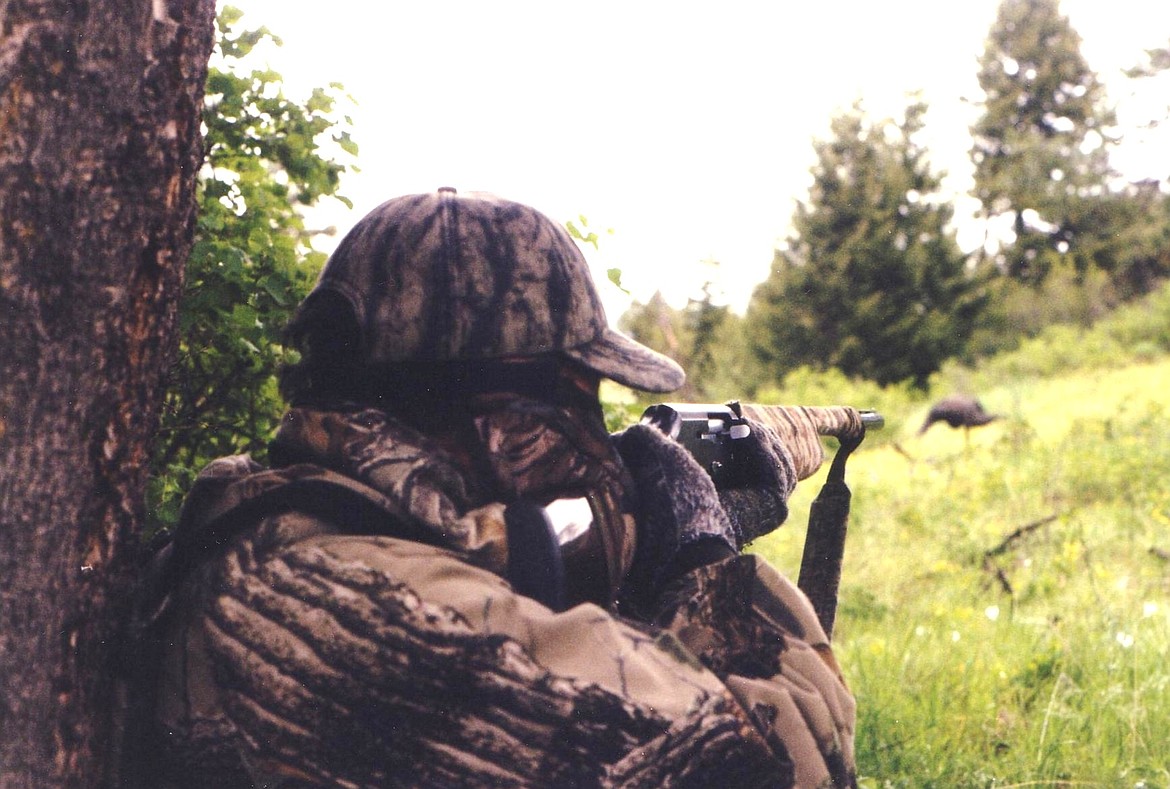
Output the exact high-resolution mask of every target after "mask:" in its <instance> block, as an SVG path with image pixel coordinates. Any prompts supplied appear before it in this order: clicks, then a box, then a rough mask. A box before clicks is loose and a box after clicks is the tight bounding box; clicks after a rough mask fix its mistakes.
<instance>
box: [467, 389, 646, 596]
mask: <svg viewBox="0 0 1170 789" xmlns="http://www.w3.org/2000/svg"><path fill="white" fill-rule="evenodd" d="M473 421H474V424H475V428H476V431H477V433H478V435H479V438H480V442H481V446H482V448H483V451H484V455H485V457H484V458H483V463H484V464H486V465H487V466H488V468H490V474H491V476H492V477H493V480H494V482H495V484H496V485H497V486H498V490H499V491H500V492H501V494H502V495H504V496H505V497H515V498H524V499H527V500H529V501H533V502H535V503H537V504H541V505H547V504H548V503H550V502H551V501H554V500H556V499H564V498H573V497H584V498H586V499H588V501H589V505H590V508H591V509H592V511H593V519H594V520H593V526H592V527H591V528H590V529H589V531H588V533H587V534H586V535H585V537H584V538H582V539H579V540H576V541H575V542H574V544H572V545H567V546H565V552H564V554H563V555H564V559H565V563H566V571H567V575H568V576H569V579H570V580H573V581H574V582H575V588H570V590H569V597H570V599H573V598H576V600H578V601H579V600H585V599H588V600H593V601H594V602H598V603H601V604H605V603H606V602H608V600H609V599H611V598H612V595H613V594H615V593H616V590H617V588H618V586H619V585H620V584H621V581H622V579H623V578H624V577H625V575H626V572H627V571H628V569H629V566H630V563H631V561H632V560H633V553H634V539H635V536H634V535H635V525H634V520H633V516H632V515H631V514H630V510H631V507H630V506H629V502H630V499H631V497H630V495H629V491H630V489H631V487H630V486H631V485H632V482H631V480H630V478H629V475H628V473H627V472H626V470H625V468H624V466H623V465H622V463H621V459H620V457H619V456H618V454H617V451H616V449H615V448H614V445H613V443H612V441H611V439H610V436H609V434H608V433H607V431H606V429H605V422H604V420H603V418H602V415H601V409H600V407H599V406H598V405H597V402H596V400H594V401H593V402H592V404H591V405H589V404H586V403H584V402H583V403H582V404H580V405H555V404H550V403H548V402H544V401H540V400H533V399H529V398H526V397H523V396H519V395H511V394H507V395H497V396H493V397H492V398H490V399H489V400H488V401H487V402H483V403H480V404H479V405H478V407H477V408H476V413H475V415H474V416H473Z"/></svg>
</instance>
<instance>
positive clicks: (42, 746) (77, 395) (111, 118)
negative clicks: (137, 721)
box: [0, 0, 215, 787]
mask: <svg viewBox="0 0 1170 789" xmlns="http://www.w3.org/2000/svg"><path fill="white" fill-rule="evenodd" d="M214 11H215V8H214V2H213V0H153V2H152V0H91V1H90V2H86V1H85V0H6V1H5V2H0V593H2V594H0V786H3V787H33V786H36V787H45V786H68V787H75V786H76V787H80V786H101V785H116V784H117V782H118V777H117V762H118V759H117V758H116V753H117V750H118V737H117V733H118V732H119V731H120V730H121V721H120V720H119V711H120V710H121V709H122V703H121V700H120V699H119V692H118V690H119V687H120V685H121V683H120V682H119V681H118V676H119V671H118V669H119V661H120V659H121V655H122V652H121V644H120V639H121V636H122V633H123V625H124V624H125V620H126V617H127V614H128V611H129V606H128V603H129V598H130V595H129V591H130V587H131V585H132V583H133V580H134V578H133V573H134V564H133V561H132V559H133V554H134V553H135V551H134V548H135V545H136V544H137V541H138V535H139V530H140V526H141V523H142V519H143V493H144V489H145V483H146V472H147V453H148V450H149V446H150V439H151V437H152V433H153V430H154V427H155V424H156V420H157V414H158V406H159V403H160V399H161V380H162V374H163V371H164V369H165V367H166V365H167V364H168V362H169V359H170V355H171V351H172V346H173V344H174V338H175V333H176V322H175V319H176V305H177V301H178V297H179V294H180V291H181V287H182V268H183V264H184V263H185V261H186V257H187V253H188V251H189V249H190V244H191V238H192V230H193V227H194V209H195V198H194V187H195V176H196V173H197V171H198V169H199V167H200V164H201V161H202V151H201V135H200V111H201V108H202V102H203V85H204V81H205V79H206V73H207V60H208V56H209V54H210V52H211V47H212V42H213V25H212V21H213V16H214Z"/></svg>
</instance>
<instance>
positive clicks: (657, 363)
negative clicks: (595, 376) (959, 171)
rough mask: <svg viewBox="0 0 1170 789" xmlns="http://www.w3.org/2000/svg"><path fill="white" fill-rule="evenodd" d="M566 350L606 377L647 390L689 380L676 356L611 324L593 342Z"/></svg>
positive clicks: (668, 387)
mask: <svg viewBox="0 0 1170 789" xmlns="http://www.w3.org/2000/svg"><path fill="white" fill-rule="evenodd" d="M563 353H564V354H565V355H566V356H568V357H569V358H570V359H575V360H576V361H578V362H580V363H581V364H583V365H585V366H586V367H588V368H589V369H590V370H593V371H594V372H596V373H600V374H601V375H603V376H605V377H606V378H610V379H612V380H614V381H617V382H618V383H619V384H623V385H625V386H629V387H631V388H633V389H641V390H642V391H644V392H673V391H674V390H675V389H678V388H679V387H680V386H682V385H683V382H684V381H686V380H687V374H686V373H685V372H683V369H682V368H681V367H679V365H678V363H677V362H675V361H674V359H671V358H670V357H669V356H664V355H662V354H660V353H658V352H657V351H652V350H650V349H649V348H647V347H646V346H645V345H642V344H641V343H638V342H635V341H634V340H632V339H630V338H629V337H627V336H626V335H624V334H622V333H621V332H617V331H614V330H613V329H609V328H607V329H606V330H605V331H604V332H602V333H601V335H600V336H599V337H597V339H595V340H593V341H592V342H590V343H587V344H585V345H578V346H577V347H575V348H568V349H566V350H564V351H563Z"/></svg>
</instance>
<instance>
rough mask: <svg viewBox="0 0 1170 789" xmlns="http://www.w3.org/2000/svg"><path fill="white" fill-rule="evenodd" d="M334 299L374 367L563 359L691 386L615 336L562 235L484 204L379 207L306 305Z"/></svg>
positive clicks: (457, 199)
mask: <svg viewBox="0 0 1170 789" xmlns="http://www.w3.org/2000/svg"><path fill="white" fill-rule="evenodd" d="M326 291H332V292H334V293H337V294H339V295H341V296H342V297H344V298H345V299H346V300H347V301H348V302H349V303H350V304H351V305H352V306H353V310H354V314H355V316H356V318H357V321H358V325H359V326H360V327H361V335H362V336H361V341H362V348H361V354H362V356H363V358H364V359H365V361H367V362H368V363H371V364H374V365H383V364H385V365H393V364H396V363H405V362H409V363H418V362H423V363H426V362H445V361H457V360H469V359H499V358H505V357H531V356H538V355H542V354H550V353H559V354H563V355H564V356H567V357H568V358H570V359H574V360H576V361H577V362H579V363H581V364H582V365H584V366H585V367H587V368H589V369H591V370H593V371H594V372H597V373H599V374H600V375H602V376H604V377H607V378H611V379H613V380H615V381H617V382H619V383H622V384H625V385H627V386H631V387H634V388H636V389H642V390H646V391H650V392H669V391H672V390H674V389H677V388H678V387H679V386H681V385H682V383H683V381H684V380H685V374H684V373H683V371H682V368H681V367H679V366H678V365H677V364H676V363H675V362H674V361H673V360H671V359H669V358H667V357H666V356H663V355H661V354H659V353H656V352H655V351H652V350H650V349H649V348H646V347H645V346H643V345H640V344H638V343H637V342H635V341H634V340H632V339H630V338H629V337H627V336H625V335H623V334H621V333H619V332H617V331H614V330H613V329H611V328H610V327H609V325H608V323H607V322H606V317H605V311H604V308H603V307H602V304H601V299H600V298H599V296H598V294H597V290H596V288H595V286H594V283H593V279H592V277H591V276H590V274H589V268H588V266H587V264H586V262H585V258H584V256H583V255H582V254H581V251H580V250H579V249H578V248H577V245H576V244H575V243H573V240H572V239H571V238H570V237H569V235H568V233H567V232H565V230H564V229H563V228H562V227H560V226H559V225H557V224H556V223H555V222H553V221H551V220H550V219H548V217H546V216H544V215H542V214H541V213H539V212H538V211H536V210H534V209H532V208H529V207H528V206H524V205H521V204H519V203H514V202H510V201H508V200H503V199H501V198H499V197H496V196H494V195H490V194H486V193H482V192H472V193H467V194H458V193H456V191H455V190H454V189H450V188H443V189H439V190H438V191H437V192H433V193H430V194H419V195H408V196H405V197H398V198H395V199H392V200H389V201H387V202H385V203H383V204H382V205H380V206H378V207H377V208H375V209H374V210H373V211H371V212H370V213H369V214H368V215H366V217H365V218H363V219H362V220H361V221H359V222H358V223H357V225H355V226H354V228H353V229H352V230H351V231H350V232H349V233H348V234H347V235H346V236H345V238H344V239H342V241H341V243H340V244H339V245H338V247H337V250H336V251H335V252H334V253H333V255H332V256H331V257H330V259H329V262H328V263H327V264H326V265H325V268H324V270H322V272H321V276H320V278H319V280H318V281H317V285H316V287H315V288H314V290H313V293H311V294H309V298H308V299H307V300H306V303H308V300H310V299H312V298H313V297H314V296H315V295H316V294H318V293H321V292H326ZM296 321H297V319H296V318H294V326H295V324H296Z"/></svg>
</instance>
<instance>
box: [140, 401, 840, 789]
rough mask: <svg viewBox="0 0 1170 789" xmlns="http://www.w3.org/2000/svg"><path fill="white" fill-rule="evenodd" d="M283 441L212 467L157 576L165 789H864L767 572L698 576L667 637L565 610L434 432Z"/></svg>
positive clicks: (792, 618) (347, 426) (594, 612)
mask: <svg viewBox="0 0 1170 789" xmlns="http://www.w3.org/2000/svg"><path fill="white" fill-rule="evenodd" d="M290 420H291V421H287V422H286V427H285V430H284V439H285V440H286V441H290V440H291V441H292V442H293V443H294V444H297V445H299V446H300V447H301V449H302V450H303V453H302V458H301V459H302V460H303V461H304V462H297V463H292V464H290V465H285V466H282V467H279V468H274V469H265V468H262V467H260V466H258V465H257V464H255V463H254V462H252V461H251V460H250V459H248V458H247V457H244V456H238V457H233V458H225V459H222V460H219V461H216V462H214V463H212V464H211V465H210V466H209V467H208V468H207V469H206V470H204V471H203V473H202V474H201V475H200V477H199V480H198V482H197V484H196V486H195V489H194V490H193V492H192V494H191V496H190V498H189V500H188V502H187V504H186V505H185V508H184V512H183V516H182V519H181V523H180V526H179V527H178V529H177V531H176V534H175V535H174V539H173V540H172V542H171V544H170V545H169V547H168V548H166V549H165V550H164V551H163V552H162V553H161V554H160V555H159V556H158V557H157V560H156V570H155V574H154V578H155V585H154V591H153V593H152V595H150V596H149V597H148V599H149V600H150V606H149V608H148V610H147V612H146V615H145V619H146V627H147V632H148V633H150V634H151V638H152V643H153V645H154V648H153V652H152V653H151V654H153V655H154V656H155V660H154V663H153V672H152V674H151V675H150V676H149V677H148V680H147V681H149V682H150V683H151V685H152V686H153V688H152V691H153V697H154V698H155V709H154V711H153V713H152V717H153V721H154V724H153V727H152V733H151V735H150V737H149V740H148V747H147V749H146V750H147V751H148V752H149V754H150V755H151V758H152V760H153V762H154V764H153V765H152V766H151V767H150V768H149V769H150V770H151V775H152V776H153V777H154V779H155V780H154V783H155V784H156V785H169V786H191V787H194V786H212V785H214V786H224V787H237V786H240V787H252V786H256V787H260V786H286V787H290V786H352V787H380V786H466V787H484V786H509V787H512V786H557V787H562V786H607V787H608V786H628V787H633V786H647V787H649V786H655V787H659V786H694V787H700V786H703V787H705V786H713V785H723V786H733V787H740V786H743V787H756V786H759V787H764V786H768V787H788V786H799V787H814V786H816V787H834V786H836V787H844V786H853V785H855V783H856V779H855V770H854V766H853V751H852V747H853V743H852V740H853V725H854V706H853V699H852V696H851V695H850V693H849V691H848V689H847V688H846V686H845V683H844V680H843V679H842V677H841V673H840V671H839V669H838V668H837V665H836V663H835V661H834V658H833V655H832V652H831V650H830V648H829V646H828V643H827V639H826V638H825V636H824V633H823V631H822V630H821V628H820V626H819V625H818V624H817V621H816V618H815V615H814V614H813V612H812V610H811V607H810V606H809V604H808V602H807V600H806V599H805V598H804V597H803V595H802V594H801V593H800V592H799V591H798V590H797V589H796V588H795V586H794V585H793V584H791V583H790V582H789V581H788V580H787V579H786V578H784V577H783V576H781V575H780V574H779V573H777V572H776V571H774V570H773V569H772V568H770V567H769V566H768V565H767V564H766V563H764V562H762V561H761V560H759V559H757V558H756V557H753V556H738V557H735V558H733V559H730V560H727V561H724V562H721V563H719V564H716V565H708V566H706V567H703V568H700V569H699V570H696V571H693V572H691V573H689V574H688V575H686V576H685V577H683V578H682V579H681V580H679V581H678V582H677V583H675V584H674V586H672V587H671V588H670V589H669V590H668V592H667V593H666V594H664V595H663V597H662V600H661V601H660V604H659V606H658V610H657V611H656V613H655V614H654V616H653V617H652V620H653V621H646V622H642V621H630V620H628V619H625V618H623V617H620V616H617V615H616V614H614V613H613V612H612V611H610V610H606V609H604V608H602V607H599V606H597V605H593V604H582V605H578V606H575V607H573V608H570V609H569V610H566V611H560V612H558V611H552V610H550V609H548V608H545V607H544V606H542V605H540V604H539V603H537V602H535V601H534V600H531V599H529V598H526V597H523V596H521V595H518V594H516V593H514V592H513V591H512V589H511V588H510V587H509V585H508V584H507V582H506V581H505V580H504V579H503V577H502V575H503V573H502V571H501V568H502V567H503V566H504V563H505V561H506V556H507V544H506V530H505V528H504V521H503V506H502V505H500V504H498V503H490V502H489V503H482V502H475V501H474V500H473V499H472V498H471V497H470V495H469V491H468V487H467V485H466V483H465V480H464V479H463V478H462V476H461V475H460V474H458V473H457V472H456V471H455V467H454V466H453V465H452V464H450V463H448V462H446V461H444V460H443V457H442V453H441V452H439V451H437V449H436V448H435V447H433V446H430V445H429V444H428V442H427V441H426V440H425V439H424V438H423V437H421V436H419V435H417V434H416V433H414V432H413V431H411V430H409V429H407V428H405V427H403V426H401V425H399V424H396V423H395V422H393V421H392V420H390V419H388V418H387V417H386V416H385V414H382V413H381V412H377V411H368V410H367V411H361V412H354V413H348V414H345V413H334V412H316V411H295V412H293V414H292V415H290Z"/></svg>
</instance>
